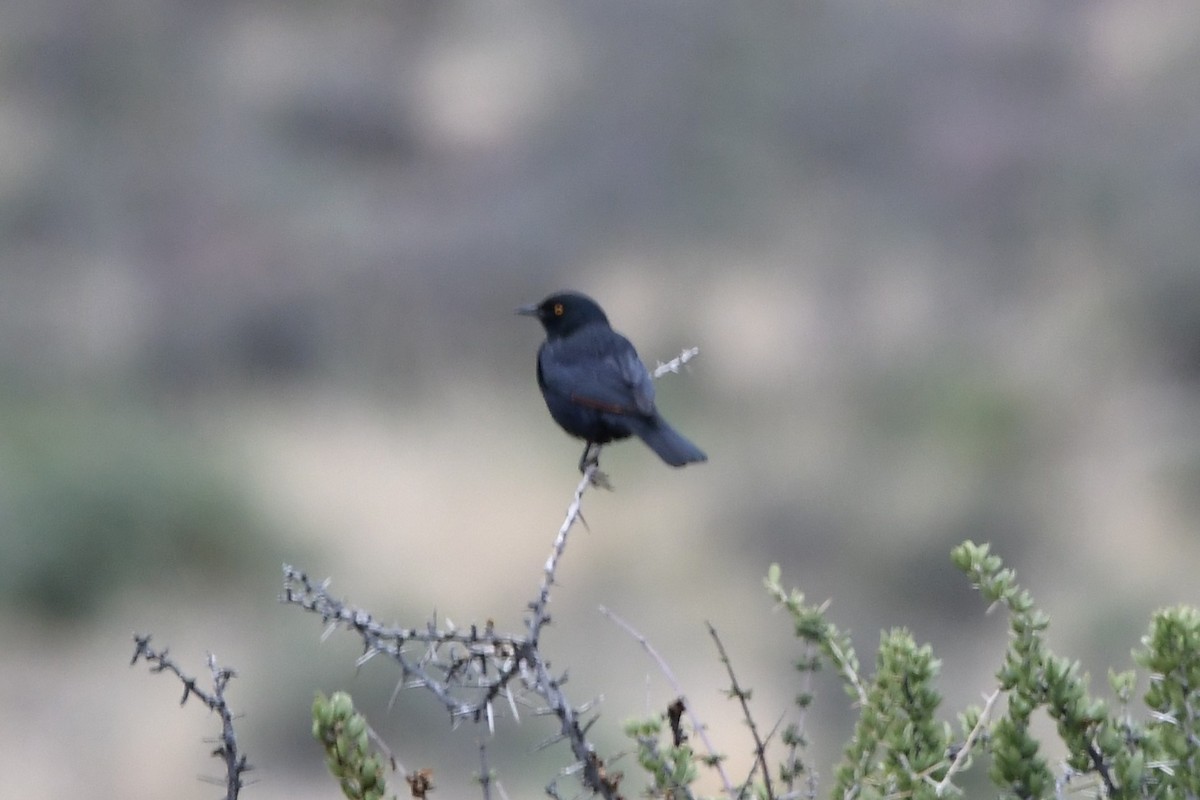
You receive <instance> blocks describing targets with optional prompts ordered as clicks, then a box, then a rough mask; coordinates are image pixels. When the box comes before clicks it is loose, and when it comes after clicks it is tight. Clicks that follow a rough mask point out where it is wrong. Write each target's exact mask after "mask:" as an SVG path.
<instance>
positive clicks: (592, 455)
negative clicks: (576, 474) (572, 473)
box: [579, 442, 600, 472]
mask: <svg viewBox="0 0 1200 800" xmlns="http://www.w3.org/2000/svg"><path fill="white" fill-rule="evenodd" d="M593 448H594V449H595V452H592V450H593ZM592 464H595V465H596V466H599V465H600V445H598V444H596V443H595V442H588V443H587V444H585V445H584V446H583V455H581V456H580V457H579V471H580V472H586V471H587V468H588V467H589V466H591V465H592Z"/></svg>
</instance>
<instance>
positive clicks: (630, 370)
mask: <svg viewBox="0 0 1200 800" xmlns="http://www.w3.org/2000/svg"><path fill="white" fill-rule="evenodd" d="M615 358H616V362H617V369H618V370H619V371H620V373H621V378H622V380H624V381H625V384H626V385H627V386H628V387H629V390H630V392H631V393H632V395H633V404H634V406H635V407H636V408H637V410H638V411H640V412H641V413H642V414H645V415H647V416H649V415H650V414H653V413H654V381H653V380H652V379H651V378H650V373H649V371H647V370H646V365H645V364H643V363H642V359H640V358H638V354H637V351H636V350H634V349H633V345H631V344H630V343H629V342H628V341H626V342H625V347H624V348H622V349H621V351H620V352H619V353H617V354H616V355H615Z"/></svg>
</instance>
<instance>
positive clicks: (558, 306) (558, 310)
mask: <svg viewBox="0 0 1200 800" xmlns="http://www.w3.org/2000/svg"><path fill="white" fill-rule="evenodd" d="M562 315H563V306H562V303H555V304H554V316H556V317H561V316H562Z"/></svg>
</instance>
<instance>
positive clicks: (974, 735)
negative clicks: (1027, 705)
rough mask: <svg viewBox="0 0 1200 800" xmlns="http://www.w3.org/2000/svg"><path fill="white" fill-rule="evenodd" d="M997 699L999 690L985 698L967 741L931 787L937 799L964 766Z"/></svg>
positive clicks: (985, 725)
mask: <svg viewBox="0 0 1200 800" xmlns="http://www.w3.org/2000/svg"><path fill="white" fill-rule="evenodd" d="M999 697H1000V689H998V688H997V689H996V690H995V691H993V692H992V693H991V694H990V695H988V696H987V699H986V700H985V701H984V705H983V711H981V712H979V719H978V720H977V721H976V722H975V727H973V728H971V732H970V733H968V734H967V740H966V741H965V742H963V746H962V747H961V748H960V749H959V751H958V753H957V754H956V755H955V756H954V761H952V762H951V763H950V769H948V770H946V774H945V775H943V776H942V779H941V780H940V781H938V782H937V784H936V785H935V786H934V787H933V790H934V792H935V793H936V794H937V796H938V797H941V796H942V795H944V794H945V793H946V790H947V789H948V788H950V786H951V785H952V784H951V783H950V780H951V778H953V777H954V774H955V773H956V772H958V771H959V770H960V769H962V768H963V767H964V766H965V765H966V763H967V758H968V757H969V756H970V755H971V748H972V747H974V746H975V740H976V739H978V738H979V734H980V733H982V731H983V729H984V728H985V727H987V719H988V716H989V715H990V714H991V713H992V706H994V705H996V700H997V698H999Z"/></svg>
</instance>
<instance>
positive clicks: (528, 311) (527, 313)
mask: <svg viewBox="0 0 1200 800" xmlns="http://www.w3.org/2000/svg"><path fill="white" fill-rule="evenodd" d="M517 313H518V314H520V315H521V316H522V317H536V316H538V314H539V312H538V306H537V303H534V304H532V305H528V306H521V307H520V308H518V309H517Z"/></svg>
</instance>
